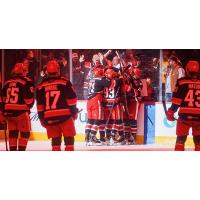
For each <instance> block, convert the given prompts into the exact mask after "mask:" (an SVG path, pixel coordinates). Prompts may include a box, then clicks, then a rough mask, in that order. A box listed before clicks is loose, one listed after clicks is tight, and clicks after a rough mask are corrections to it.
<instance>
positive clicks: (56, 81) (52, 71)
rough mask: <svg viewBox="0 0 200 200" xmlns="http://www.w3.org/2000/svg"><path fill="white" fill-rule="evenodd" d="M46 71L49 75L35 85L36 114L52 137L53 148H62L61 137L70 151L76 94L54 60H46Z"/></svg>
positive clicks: (73, 129)
mask: <svg viewBox="0 0 200 200" xmlns="http://www.w3.org/2000/svg"><path fill="white" fill-rule="evenodd" d="M47 73H48V78H46V79H45V80H43V81H42V83H41V84H39V85H38V87H37V93H36V96H37V110H38V116H39V119H40V122H41V124H42V125H43V126H44V127H45V128H46V130H47V135H48V138H51V139H52V150H53V151H60V150H61V141H62V136H63V137H64V143H65V150H66V151H73V150H74V136H75V135H76V131H75V126H74V120H75V119H76V118H77V112H78V109H77V108H76V103H77V97H76V94H75V92H74V90H73V89H72V85H71V83H70V81H69V80H67V79H65V78H63V77H61V76H60V75H59V64H58V63H57V62H56V61H55V60H51V61H49V62H48V63H47Z"/></svg>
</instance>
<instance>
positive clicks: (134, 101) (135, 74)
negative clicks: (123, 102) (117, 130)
mask: <svg viewBox="0 0 200 200" xmlns="http://www.w3.org/2000/svg"><path fill="white" fill-rule="evenodd" d="M140 77H141V70H140V69H139V68H133V69H132V72H130V79H129V81H130V85H129V88H128V91H127V104H128V118H129V126H130V135H129V136H128V144H134V143H135V140H136V134H137V118H138V110H139V106H140V100H141V89H142V82H141V80H140Z"/></svg>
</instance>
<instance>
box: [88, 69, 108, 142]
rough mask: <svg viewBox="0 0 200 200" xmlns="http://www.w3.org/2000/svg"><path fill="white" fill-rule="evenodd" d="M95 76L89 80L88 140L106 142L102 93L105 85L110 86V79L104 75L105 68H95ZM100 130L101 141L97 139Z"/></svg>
mask: <svg viewBox="0 0 200 200" xmlns="http://www.w3.org/2000/svg"><path fill="white" fill-rule="evenodd" d="M92 73H93V76H94V78H92V79H91V80H90V81H89V92H88V100H87V114H88V121H87V125H86V130H85V133H86V142H92V143H100V141H102V142H105V135H104V131H103V128H104V127H103V126H102V122H103V121H102V98H103V97H102V95H103V90H104V88H105V87H109V85H110V80H108V79H106V78H105V77H103V69H101V68H100V67H96V68H94V69H93V72H92ZM98 130H99V132H100V141H99V140H98V139H97V137H96V134H97V131H98Z"/></svg>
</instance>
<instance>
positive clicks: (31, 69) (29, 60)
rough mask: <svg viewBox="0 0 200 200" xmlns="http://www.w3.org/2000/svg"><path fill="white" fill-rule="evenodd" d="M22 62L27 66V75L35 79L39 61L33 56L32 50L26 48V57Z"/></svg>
mask: <svg viewBox="0 0 200 200" xmlns="http://www.w3.org/2000/svg"><path fill="white" fill-rule="evenodd" d="M23 63H24V64H25V65H26V66H27V67H28V75H27V76H28V77H30V78H31V79H32V80H33V81H35V80H36V76H37V72H38V69H39V63H38V61H37V59H36V57H35V54H34V51H33V50H28V51H27V54H26V58H25V59H24V61H23Z"/></svg>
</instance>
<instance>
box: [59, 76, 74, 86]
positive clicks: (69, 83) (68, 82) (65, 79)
mask: <svg viewBox="0 0 200 200" xmlns="http://www.w3.org/2000/svg"><path fill="white" fill-rule="evenodd" d="M60 79H61V80H62V81H64V82H66V85H67V86H72V83H71V82H70V80H69V79H67V78H65V77H63V76H61V77H60Z"/></svg>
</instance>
